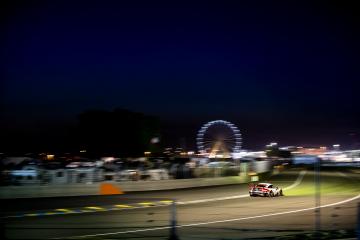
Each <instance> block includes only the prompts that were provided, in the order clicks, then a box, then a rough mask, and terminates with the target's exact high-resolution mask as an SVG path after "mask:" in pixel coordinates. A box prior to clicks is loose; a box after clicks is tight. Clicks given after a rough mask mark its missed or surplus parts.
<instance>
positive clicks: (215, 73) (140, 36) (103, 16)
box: [0, 1, 360, 149]
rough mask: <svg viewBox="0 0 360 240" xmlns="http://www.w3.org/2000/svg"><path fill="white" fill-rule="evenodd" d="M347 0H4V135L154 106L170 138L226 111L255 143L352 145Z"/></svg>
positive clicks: (352, 45)
mask: <svg viewBox="0 0 360 240" xmlns="http://www.w3.org/2000/svg"><path fill="white" fill-rule="evenodd" d="M344 2H345V1H334V2H332V1H323V2H320V1H316V2H315V1H308V2H304V1H248V2H245V1H216V2H215V1H214V2H211V1H197V2H196V1H192V2H191V3H190V2H188V3H184V2H183V1H178V2H174V1H166V2H154V1H144V2H142V1H31V2H30V1H8V3H7V4H6V3H5V4H4V3H3V5H2V14H1V16H2V17H1V19H2V20H1V28H2V32H3V33H5V34H2V38H1V39H2V40H1V45H0V50H1V56H2V57H1V62H2V64H1V65H2V66H1V76H2V77H1V78H2V81H1V109H2V110H1V131H2V132H3V134H4V135H3V140H4V136H6V138H5V140H6V139H8V138H11V137H10V136H22V137H24V136H27V137H29V138H30V139H32V138H34V139H39V138H44V137H45V138H47V139H51V138H56V139H61V136H63V134H64V131H65V130H64V129H66V128H67V127H68V126H71V125H72V124H73V123H75V122H76V116H77V115H78V114H79V113H81V112H82V111H84V110H87V109H105V110H112V109H114V108H116V107H120V108H125V109H129V110H132V111H137V112H143V113H145V114H149V115H154V116H158V117H159V118H160V119H161V120H162V121H163V122H164V132H165V135H166V137H165V138H164V139H163V140H164V141H167V142H166V143H165V144H164V145H166V144H169V145H173V146H175V145H179V144H180V145H181V144H182V145H186V146H187V147H188V148H192V147H193V144H194V141H195V137H196V131H197V130H198V129H199V128H200V127H201V125H202V124H204V123H205V122H207V121H211V120H215V119H224V120H228V121H231V122H233V123H234V124H236V125H237V126H238V127H239V129H240V130H241V131H242V133H243V137H244V147H245V148H248V149H259V148H263V147H264V145H265V144H267V143H269V142H270V141H277V142H279V144H280V145H295V144H301V145H314V146H320V145H332V144H335V143H340V144H342V145H343V146H344V148H351V147H353V146H354V145H355V144H356V141H358V138H359V134H360V124H359V123H360V118H359V116H360V106H359V103H360V101H359V100H360V98H359V89H360V88H359V85H360V84H359V76H360V73H359V56H360V55H359V53H360V51H359V50H360V47H359V44H360V34H359V29H360V26H359V23H360V22H359V16H360V14H359V8H358V7H357V6H356V4H355V1H354V4H352V2H351V1H346V2H345V3H344ZM17 134H20V135H17ZM11 141H13V142H14V143H15V142H16V141H14V139H12V140H11Z"/></svg>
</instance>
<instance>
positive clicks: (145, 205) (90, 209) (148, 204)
mask: <svg viewBox="0 0 360 240" xmlns="http://www.w3.org/2000/svg"><path fill="white" fill-rule="evenodd" d="M305 174H306V170H302V171H300V173H299V175H298V177H297V179H296V180H295V182H294V183H293V184H291V185H290V186H288V187H285V188H284V190H288V189H291V188H294V187H297V186H298V185H299V184H300V183H301V181H302V180H303V178H304V175H305ZM246 197H249V194H248V193H246V194H242V195H234V196H228V197H220V198H208V199H200V200H192V201H185V202H181V201H179V202H176V204H179V205H187V204H196V203H206V202H214V201H224V200H231V199H239V198H246ZM172 202H173V201H172V200H162V201H158V202H140V203H134V204H132V205H126V204H118V205H113V206H114V207H111V208H103V207H96V206H89V207H83V208H80V209H66V208H59V209H55V210H53V211H55V212H54V214H46V213H44V212H37V213H27V214H20V215H15V216H6V217H4V218H13V217H16V218H19V217H39V216H44V215H57V214H80V213H89V212H100V211H119V210H122V209H130V208H131V209H138V208H149V207H161V206H167V205H169V204H171V203H172ZM139 205H140V206H139Z"/></svg>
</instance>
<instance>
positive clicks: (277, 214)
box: [52, 194, 360, 239]
mask: <svg viewBox="0 0 360 240" xmlns="http://www.w3.org/2000/svg"><path fill="white" fill-rule="evenodd" d="M359 198H360V194H359V195H357V196H355V197H352V198H348V199H345V200H343V201H340V202H335V203H330V204H326V205H321V206H319V207H310V208H302V209H297V210H291V211H285V212H278V213H269V214H263V215H256V216H251V217H242V218H232V219H225V220H218V221H211V222H200V223H191V224H184V225H178V226H176V228H185V227H195V226H201V225H209V224H215V223H226V222H236V221H242V220H248V219H256V218H263V217H272V216H279V215H285V214H291V213H298V212H305V211H310V210H314V209H318V208H325V207H332V206H336V205H341V204H344V203H348V202H351V201H354V200H356V199H359ZM170 228H171V227H169V226H167V227H157V228H145V229H137V230H129V231H122V232H112V233H99V234H89V235H81V236H72V237H63V238H52V239H74V238H87V237H98V236H108V235H116V234H127V233H137V232H149V231H156V230H164V229H170Z"/></svg>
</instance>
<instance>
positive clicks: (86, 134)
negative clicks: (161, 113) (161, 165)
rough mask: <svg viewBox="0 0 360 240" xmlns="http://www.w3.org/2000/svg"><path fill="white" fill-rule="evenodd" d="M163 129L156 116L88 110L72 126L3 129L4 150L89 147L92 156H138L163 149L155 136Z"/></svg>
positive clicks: (52, 150) (50, 150)
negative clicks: (156, 141) (154, 139)
mask: <svg viewBox="0 0 360 240" xmlns="http://www.w3.org/2000/svg"><path fill="white" fill-rule="evenodd" d="M49 125H50V126H51V123H49ZM160 132H161V131H160V120H159V119H158V118H156V117H153V116H147V115H145V114H142V113H137V112H132V111H129V110H124V109H115V110H113V111H105V110H88V111H85V112H83V113H81V114H79V115H78V118H77V121H76V122H74V123H73V124H71V125H66V126H63V125H61V126H57V127H49V126H48V125H43V126H39V125H36V127H33V126H28V127H27V128H24V129H22V130H21V131H19V130H14V129H12V128H6V127H5V128H4V130H3V131H1V133H2V134H1V146H0V152H2V153H5V154H9V155H22V154H25V153H40V152H45V153H55V154H62V153H65V152H70V153H73V154H78V153H79V151H80V150H86V155H87V156H88V157H99V156H104V155H116V156H121V157H122V156H123V157H137V156H143V155H144V151H151V152H152V153H156V152H158V151H159V149H160V146H159V144H160V143H155V142H151V139H153V138H160Z"/></svg>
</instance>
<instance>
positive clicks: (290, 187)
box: [177, 170, 307, 205]
mask: <svg viewBox="0 0 360 240" xmlns="http://www.w3.org/2000/svg"><path fill="white" fill-rule="evenodd" d="M306 172H307V171H306V170H302V171H300V173H299V176H298V177H297V179H296V180H295V182H294V183H293V184H291V185H290V186H288V187H285V188H284V190H289V189H292V188H294V187H297V186H298V185H299V184H300V183H301V181H302V180H303V178H304V176H305V174H306ZM245 197H249V194H248V193H246V194H242V195H235V196H229V197H221V198H209V199H201V200H193V201H186V202H177V204H179V205H186V204H194V203H205V202H214V201H223V200H231V199H237V198H245Z"/></svg>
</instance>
